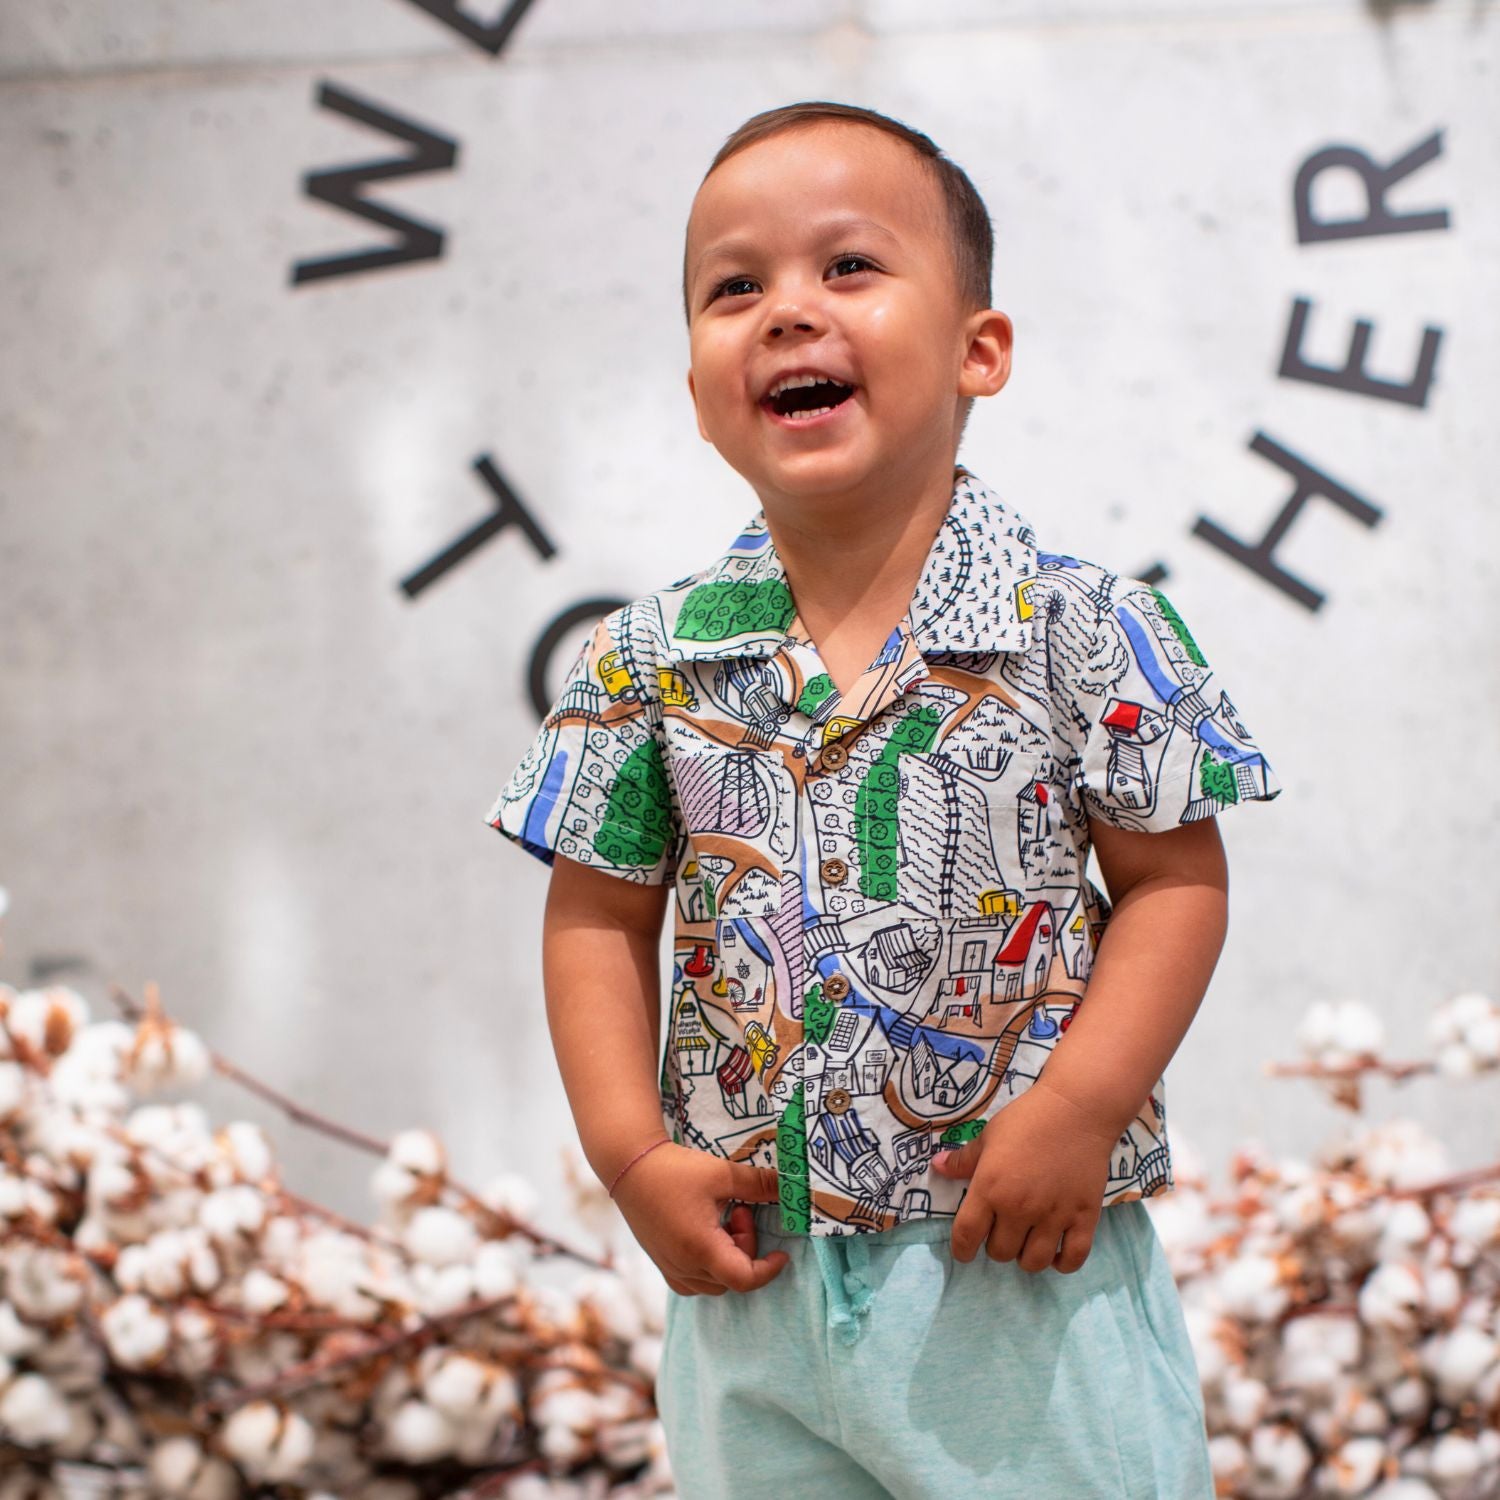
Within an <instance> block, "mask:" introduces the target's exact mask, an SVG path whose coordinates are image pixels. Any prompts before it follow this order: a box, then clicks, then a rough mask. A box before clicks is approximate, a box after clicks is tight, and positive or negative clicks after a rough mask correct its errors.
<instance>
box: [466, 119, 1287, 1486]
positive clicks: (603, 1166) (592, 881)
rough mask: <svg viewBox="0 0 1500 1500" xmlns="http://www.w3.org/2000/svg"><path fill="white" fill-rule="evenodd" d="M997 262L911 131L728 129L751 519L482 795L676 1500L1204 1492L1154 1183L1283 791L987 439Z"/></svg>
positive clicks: (706, 337)
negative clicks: (642, 1360)
mask: <svg viewBox="0 0 1500 1500" xmlns="http://www.w3.org/2000/svg"><path fill="white" fill-rule="evenodd" d="M991 260H992V243H991V231H990V224H989V219H988V215H987V214H986V212H985V209H984V206H983V204H982V203H981V202H980V200H979V198H978V195H977V194H976V193H975V191H974V189H973V187H972V185H971V184H970V183H969V180H968V178H967V177H966V176H965V175H964V174H963V173H962V171H960V170H959V169H958V168H957V167H956V166H955V165H954V164H953V163H952V162H950V161H948V160H947V159H946V158H944V157H942V156H941V155H940V154H939V152H938V150H937V148H936V147H935V146H934V145H933V143H932V142H931V141H930V140H929V139H928V138H927V137H926V136H925V135H921V134H920V133H918V132H916V131H913V130H909V129H908V128H907V127H906V126H904V125H901V124H899V123H898V122H896V121H894V120H891V119H889V118H887V117H886V116H883V115H878V114H875V113H873V112H871V111H868V110H862V109H857V108H854V107H852V106H844V105H834V104H825V103H809V104H801V105H793V106H790V107H788V108H786V109H780V110H772V111H769V112H767V113H766V114H763V115H758V116H756V117H755V118H754V119H752V120H750V121H748V122H747V123H746V124H745V125H744V126H742V127H741V128H740V129H739V130H738V131H737V132H735V134H734V135H732V136H731V137H730V138H729V140H728V141H726V143H725V145H724V147H723V148H722V149H721V150H720V152H719V153H718V156H717V158H716V159H715V161H714V163H713V165H712V166H711V167H710V169H709V172H708V174H707V176H706V177H705V178H704V180H703V183H702V185H701V186H700V188H699V190H698V193H697V195H696V197H695V199H694V203H693V208H692V212H691V215H690V218H689V222H688V229H687V245H686V256H685V262H684V299H685V307H686V312H687V318H688V328H689V339H690V345H691V369H690V372H689V375H688V386H689V390H690V392H691V395H692V399H693V402H694V405H695V407H696V410H697V420H698V426H699V430H700V432H701V433H702V435H703V437H704V438H705V439H706V440H708V441H709V442H711V443H713V444H714V446H715V447H716V448H717V449H718V450H719V452H720V453H721V454H723V456H724V457H725V459H726V460H727V461H728V462H729V463H730V464H731V465H732V466H733V467H734V468H735V469H736V470H737V471H738V472H739V473H740V474H742V475H744V477H745V478H746V479H747V480H748V481H749V483H750V485H751V486H752V487H753V489H754V490H755V492H756V494H757V496H758V497H759V499H760V501H761V506H762V508H761V510H760V511H759V512H757V514H756V515H755V516H754V517H753V518H752V520H751V521H750V523H749V524H748V525H747V526H746V527H745V529H744V530H743V531H742V533H741V534H740V535H739V536H738V537H737V538H736V539H735V541H734V542H733V544H732V545H731V546H730V548H729V549H728V551H727V552H726V553H725V554H724V556H723V557H721V558H720V559H718V560H717V561H716V562H714V563H713V564H712V565H710V566H709V567H708V568H706V569H704V570H703V571H701V572H699V573H695V574H693V575H691V576H690V577H687V578H684V579H680V580H679V581H678V582H676V583H673V584H671V585H669V586H668V587H666V588H663V589H660V590H658V591H657V592H656V593H654V594H651V595H649V596H647V597H645V598H642V599H639V600H637V601H635V602H634V603H632V604H629V605H627V606H625V607H623V608H621V609H618V610H615V611H614V612H613V613H611V614H610V615H608V616H606V617H605V619H603V620H602V621H601V622H600V623H599V626H598V628H597V629H596V630H595V632H594V634H593V637H592V639H591V640H590V641H589V642H588V643H587V645H586V646H585V648H584V649H583V651H582V652H581V653H580V655H579V657H578V659H577V661H576V662H575V663H574V664H573V667H572V669H571V671H570V672H569V674H568V677H567V681H566V685H565V686H564V688H563V691H562V693H561V695H560V696H559V698H558V701H557V703H556V704H555V705H554V707H553V708H552V710H551V712H550V713H549V715H548V716H547V719H546V721H545V722H544V724H543V726H542V729H541V731H540V733H539V734H538V736H537V738H536V740H535V741H534V743H533V744H532V746H531V747H530V749H529V750H528V751H527V753H526V756H525V758H524V759H523V760H522V761H521V763H520V765H519V766H518V767H517V768H516V770H515V771H514V773H513V774H512V776H511V777H510V780H509V781H508V783H507V784H506V786H505V788H504V789H503V790H502V792H501V793H500V796H499V798H498V800H497V802H496V803H495V805H494V807H493V808H492V809H491V812H490V814H489V816H488V821H489V823H490V824H491V825H492V826H493V827H495V828H497V829H499V830H500V832H502V833H504V834H505V835H506V836H507V837H509V838H511V839H513V840H515V841H517V842H518V843H520V844H521V846H522V847H524V848H526V849H528V850H530V852H531V853H533V854H535V855H537V856H538V857H539V858H541V859H543V860H544V861H546V862H548V863H549V864H551V866H552V876H551V884H550V889H549V893H548V900H547V908H546V916H545V919H544V930H543V935H542V941H543V971H544V984H545V989H546V1001H547V1014H548V1020H549V1024H550V1026H551V1030H552V1036H553V1039H554V1043H555V1046H556V1051H557V1056H558V1061H559V1065H560V1068H561V1072H562V1077H563V1083H564V1086H565V1088H566V1090H567V1094H568V1098H569V1101H570V1104H571V1106H572V1109H573V1112H574V1115H575V1117H576V1120H577V1123H578V1129H579V1133H580V1137H581V1141H582V1145H583V1148H584V1151H585V1153H586V1155H587V1157H588V1159H589V1161H590V1163H591V1165H592V1166H593V1168H594V1169H595V1170H596V1171H597V1172H598V1174H599V1177H600V1179H601V1181H603V1182H604V1183H606V1184H607V1185H608V1186H609V1187H610V1190H611V1192H612V1193H613V1195H614V1197H615V1199H616V1201H617V1202H618V1204H619V1206H620V1210H621V1212H622V1213H623V1214H624V1216H625V1218H626V1220H627V1221H628V1223H629V1225H630V1228H631V1230H632V1232H633V1233H634V1234H635V1236H636V1238H637V1239H638V1240H639V1241H640V1243H641V1245H642V1246H643V1247H644V1248H645V1250H646V1251H647V1253H648V1254H649V1255H650V1256H651V1257H652V1259H653V1260H654V1261H655V1263H656V1264H657V1265H658V1266H659V1267H660V1268H661V1271H662V1274H663V1276H664V1277H665V1278H666V1281H667V1285H668V1288H669V1290H668V1314H667V1333H666V1340H665V1346H664V1350H663V1356H662V1363H661V1370H660V1375H659V1379H658V1403H659V1407H660V1410H661V1415H662V1419H663V1423H664V1426H665V1430H666V1434H667V1442H668V1450H669V1454H670V1456H671V1459H672V1464H673V1469H674V1472H675V1473H676V1475H677V1477H678V1480H679V1483H680V1485H681V1492H682V1494H683V1496H684V1500H718V1497H762V1496H769V1495H776V1494H778V1493H781V1492H782V1490H783V1488H785V1487H789V1486H793V1485H795V1486H796V1487H797V1488H796V1492H797V1493H801V1494H812V1495H817V1496H818V1497H819V1500H844V1497H849V1500H852V1497H870V1500H876V1497H884V1496H892V1495H893V1496H898V1497H903V1500H917V1497H922V1500H927V1497H932V1500H998V1497H1020V1496H1026V1497H1027V1500H1038V1497H1053V1496H1055V1497H1067V1500H1100V1497H1117V1500H1162V1497H1165V1500H1208V1497H1210V1496H1211V1495H1212V1494H1213V1483H1212V1479H1211V1475H1210V1470H1209V1464H1208V1454H1207V1441H1206V1435H1205V1432H1204V1414H1203V1404H1202V1396H1201V1392H1200V1388H1199V1384H1198V1378H1197V1371H1196V1368H1195V1365H1194V1360H1193V1353H1192V1348H1191V1345H1190V1344H1189V1342H1188V1338H1187V1331H1186V1327H1185V1324H1184V1321H1183V1316H1182V1309H1181V1304H1180V1301H1179V1300H1178V1297H1177V1292H1176V1287H1175V1284H1174V1282H1173V1280H1172V1276H1171V1273H1170V1270H1169V1268H1168V1266H1167V1264H1166V1261H1165V1258H1164V1255H1163V1252H1162V1249H1161V1245H1160V1243H1159V1241H1158V1240H1157V1238H1156V1236H1155V1233H1154V1230H1153V1228H1152V1225H1151V1222H1150V1218H1149V1215H1148V1213H1147V1210H1146V1208H1145V1205H1144V1203H1143V1202H1142V1200H1143V1199H1144V1198H1146V1197H1148V1196H1150V1195H1153V1194H1155V1193H1158V1192H1165V1191H1167V1190H1169V1189H1170V1188H1171V1186H1172V1173H1171V1158H1170V1154H1169V1148H1168V1141H1167V1133H1166V1121H1165V1114H1164V1107H1163V1081H1162V1077H1161V1074H1162V1071H1163V1069H1164V1068H1165V1065H1166V1063H1167V1060H1168V1059H1169V1058H1170V1057H1171V1056H1172V1054H1173V1052H1174V1051H1175V1050H1176V1048H1177V1046H1178V1044H1179V1043H1180V1041H1181V1039H1182V1037H1183V1035H1184V1033H1185V1032H1186V1030H1187V1027H1188V1025H1189V1023H1190V1022H1191V1020H1192V1018H1193V1015H1194V1013H1195V1011H1196V1010H1197V1007H1198V1005H1199V1002H1200V1001H1201V999H1202V996H1203V994H1204V991H1205V989H1206V987H1207V984H1208V981H1209V977H1210V975H1211V974H1212V972H1213V969H1214V965H1215V963H1216V961H1217V958H1218V954H1219V950H1220V947H1221V944H1222V941H1223V937H1224V931H1225V923H1226V904H1227V890H1228V880H1227V874H1226V869H1225V862H1224V855H1223V850H1222V846H1221V844H1220V841H1219V836H1218V830H1217V826H1216V823H1215V818H1214V815H1215V814H1216V813H1218V812H1219V811H1221V810H1222V809H1223V808H1224V807H1227V806H1230V805H1233V804H1235V803H1238V802H1242V801H1249V800H1254V799H1269V798H1272V797H1274V796H1276V794H1277V792H1278V791H1279V787H1278V786H1277V784H1276V782H1275V779H1274V776H1273V775H1272V772H1271V770H1270V768H1269V767H1268V766H1267V764H1266V762H1265V760H1264V758H1263V757H1262V756H1261V754H1260V752H1259V751H1258V750H1257V749H1256V747H1255V746H1254V744H1253V743H1252V742H1251V739H1250V736H1249V734H1248V732H1247V730H1246V729H1245V726H1244V725H1243V724H1242V723H1241V722H1240V719H1239V717H1238V715H1237V713H1236V711H1235V709H1234V706H1233V704H1232V703H1231V702H1230V700H1229V698H1228V697H1227V696H1225V694H1224V693H1223V692H1222V690H1221V689H1220V688H1219V687H1218V685H1217V683H1216V681H1215V679H1214V677H1213V675H1212V672H1211V669H1210V668H1209V666H1208V665H1207V662H1206V661H1205V658H1204V656H1203V654H1202V652H1201V651H1200V650H1199V648H1198V646H1197V644H1196V643H1195V642H1194V639H1193V637H1192V635H1191V634H1190V633H1189V631H1188V628H1187V626H1186V625H1185V624H1184V623H1183V621H1182V620H1181V618H1180V617H1179V616H1178V615H1177V613H1176V611H1175V610H1174V609H1173V608H1172V606H1171V605H1170V604H1169V603H1168V602H1167V600H1166V599H1165V597H1164V596H1163V595H1162V594H1160V593H1159V592H1158V591H1156V590H1155V589H1152V588H1149V587H1147V586H1146V585H1145V584H1142V583H1139V582H1137V581H1135V580H1132V579H1129V578H1122V577H1120V576H1118V575H1117V574H1115V573H1113V572H1111V571H1110V570H1109V569H1107V568H1105V567H1103V566H1100V565H1099V564H1096V563H1092V562H1087V561H1084V560H1082V559H1080V558H1077V557H1073V556H1070V555H1067V554H1063V553H1059V552H1051V551H1045V550H1041V548H1040V546H1039V544H1038V541H1037V538H1036V536H1035V533H1034V532H1033V530H1032V527H1031V525H1030V524H1029V523H1028V521H1027V520H1026V519H1025V518H1024V517H1023V516H1022V515H1021V514H1020V513H1019V512H1018V511H1017V510H1015V509H1014V508H1012V507H1011V506H1010V505H1009V503H1008V502H1006V501H1003V500H1002V499H1001V498H1000V497H999V496H998V495H997V494H996V493H995V492H993V491H992V490H990V489H988V488H987V487H986V486H985V485H984V484H983V483H982V482H981V481H980V480H979V479H978V478H977V477H976V476H975V475H974V474H972V473H970V472H969V471H968V470H966V469H964V468H962V467H959V466H956V464H955V459H956V455H957V450H958V443H959V438H960V435H961V432H962V429H963V424H964V420H965V418H966V416H967V412H968V409H969V407H970V406H971V405H972V402H973V400H974V399H975V398H977V397H980V396H991V395H994V394H995V393H996V392H997V391H999V390H1000V388H1001V387H1002V386H1003V385H1004V384H1005V381H1006V378H1007V376H1008V375H1009V373H1010V351H1011V324H1010V320H1009V319H1008V318H1007V317H1006V316H1005V314H1003V313H1001V312H998V311H996V310H995V309H993V308H991V307H990V306H989V302H990V265H991ZM1091 847H1092V848H1093V850H1094V851H1095V852H1096V854H1097V856H1098V862H1099V868H1100V872H1101V874H1102V876H1103V879H1104V882H1105V884H1106V885H1107V886H1108V890H1109V895H1108V897H1106V896H1105V895H1104V893H1103V892H1101V891H1099V890H1098V889H1097V887H1096V886H1095V885H1094V884H1093V883H1092V882H1091V881H1090V880H1089V879H1088V878H1087V876H1086V874H1085V864H1086V861H1087V858H1088V853H1089V850H1090V848H1091ZM557 854H562V855H563V856H564V858H562V859H556V858H555V856H556V855H557ZM669 892H670V893H672V896H673V898H674V919H675V920H674V936H675V942H674V960H673V966H672V975H671V981H670V987H669V1001H668V1012H669V1026H668V1034H667V1040H666V1047H665V1055H664V1058H663V1059H662V1064H661V1073H660V1080H659V1088H658V1082H657V1078H656V1069H657V1063H658V1058H659V1057H661V1056H662V1052H661V1047H660V1042H659V1025H658V1005H659V975H658V965H657V948H658V940H659V935H660V932H661V924H662V921H663V917H664V913H665V907H666V902H667V900H668V895H669ZM1106 923H1107V936H1106V935H1105V933H1106ZM1085 996H1086V997H1087V1003H1083V1002H1084V1000H1085ZM664 1125H665V1133H664V1131H663V1126H664ZM726 1211H727V1212H726ZM725 1292H731V1293H733V1294H734V1295H732V1296H725V1295H724V1293H725Z"/></svg>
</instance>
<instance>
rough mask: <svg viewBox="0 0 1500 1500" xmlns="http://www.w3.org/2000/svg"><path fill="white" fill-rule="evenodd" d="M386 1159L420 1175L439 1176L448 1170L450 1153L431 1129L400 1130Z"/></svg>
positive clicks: (415, 1174) (404, 1169)
mask: <svg viewBox="0 0 1500 1500" xmlns="http://www.w3.org/2000/svg"><path fill="white" fill-rule="evenodd" d="M386 1159H387V1160H388V1161H390V1162H392V1163H393V1164H394V1165H396V1166H398V1167H400V1168H401V1169H402V1170H403V1171H406V1172H410V1173H412V1174H413V1175H414V1176H418V1177H439V1176H441V1175H442V1174H443V1173H445V1172H446V1171H447V1170H448V1154H447V1152H446V1151H444V1149H443V1143H442V1141H440V1140H439V1139H438V1138H437V1136H435V1135H434V1134H433V1133H432V1131H430V1130H402V1131H398V1132H397V1134H396V1135H395V1137H394V1138H393V1139H392V1141H391V1145H390V1149H389V1151H387V1152H386Z"/></svg>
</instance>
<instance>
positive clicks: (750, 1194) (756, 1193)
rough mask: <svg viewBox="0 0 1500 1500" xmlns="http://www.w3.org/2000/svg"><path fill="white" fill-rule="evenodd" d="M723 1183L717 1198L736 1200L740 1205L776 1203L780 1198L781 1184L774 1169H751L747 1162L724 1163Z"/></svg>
mask: <svg viewBox="0 0 1500 1500" xmlns="http://www.w3.org/2000/svg"><path fill="white" fill-rule="evenodd" d="M724 1166H725V1167H726V1168H727V1169H728V1170H727V1171H726V1172H725V1179H726V1180H725V1183H724V1187H723V1189H722V1190H721V1192H720V1194H719V1196H720V1197H721V1198H738V1199H739V1200H740V1201H741V1202H742V1203H776V1202H778V1201H779V1200H780V1198H781V1183H780V1182H779V1181H778V1179H777V1176H776V1169H775V1167H752V1166H751V1165H750V1163H749V1162H747V1161H726V1162H725V1163H724Z"/></svg>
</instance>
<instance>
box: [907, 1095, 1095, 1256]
mask: <svg viewBox="0 0 1500 1500" xmlns="http://www.w3.org/2000/svg"><path fill="white" fill-rule="evenodd" d="M1118 1139H1119V1136H1118V1133H1117V1132H1116V1131H1114V1130H1113V1129H1112V1128H1111V1127H1110V1126H1109V1125H1108V1124H1106V1123H1105V1122H1104V1121H1102V1120H1100V1119H1096V1118H1095V1117H1094V1116H1092V1115H1090V1114H1089V1113H1088V1111H1086V1110H1084V1109H1081V1108H1080V1107H1079V1106H1078V1105H1076V1104H1074V1103H1073V1102H1072V1101H1071V1100H1069V1099H1067V1098H1065V1097H1064V1096H1063V1095H1062V1094H1060V1093H1058V1092H1057V1091H1056V1090H1055V1089H1051V1088H1048V1087H1047V1086H1046V1083H1045V1075H1044V1076H1043V1077H1042V1078H1038V1079H1037V1081H1036V1082H1035V1083H1033V1084H1032V1085H1031V1087H1030V1088H1029V1089H1027V1090H1026V1092H1025V1093H1024V1094H1020V1095H1018V1096H1017V1097H1016V1098H1014V1099H1012V1100H1011V1101H1010V1102H1009V1103H1008V1104H1007V1105H1006V1106H1005V1107H1004V1108H1003V1109H1001V1110H999V1111H998V1112H997V1113H996V1114H994V1115H992V1116H991V1117H990V1119H989V1120H988V1121H987V1122H986V1123H985V1127H984V1129H983V1130H982V1131H981V1132H980V1134H979V1135H978V1136H976V1137H975V1138H974V1139H973V1140H972V1141H968V1142H966V1143H965V1144H964V1145H962V1146H959V1147H957V1148H955V1149H953V1150H950V1151H947V1152H944V1153H941V1154H940V1155H939V1156H936V1157H934V1158H933V1162H932V1166H933V1170H934V1171H935V1172H937V1173H938V1175H939V1176H942V1177H970V1178H972V1179H973V1180H972V1181H971V1182H970V1184H969V1189H968V1191H967V1192H966V1193H965V1194H964V1199H963V1202H962V1203H960V1204H959V1206H958V1212H957V1213H956V1214H955V1215H954V1216H953V1236H952V1245H953V1255H954V1258H955V1259H957V1260H962V1261H970V1260H973V1259H974V1256H975V1254H976V1253H977V1252H978V1250H979V1247H980V1246H981V1245H984V1246H985V1247H986V1248H987V1249H988V1251H989V1254H990V1257H991V1259H993V1260H1013V1261H1016V1262H1017V1263H1018V1264H1019V1265H1020V1267H1021V1269H1022V1270H1023V1271H1044V1270H1046V1269H1047V1268H1048V1267H1049V1266H1052V1267H1055V1268H1056V1269H1057V1270H1059V1271H1062V1272H1064V1273H1067V1272H1070V1271H1076V1270H1077V1269H1078V1268H1079V1267H1080V1266H1081V1265H1082V1264H1083V1263H1084V1261H1086V1260H1087V1259H1088V1254H1089V1250H1090V1248H1091V1247H1092V1245H1093V1243H1094V1229H1095V1227H1096V1225H1097V1224H1098V1222H1099V1214H1100V1213H1101V1211H1102V1209H1103V1200H1104V1185H1105V1183H1106V1182H1107V1181H1108V1180H1109V1157H1110V1152H1111V1151H1113V1149H1114V1147H1115V1143H1116V1142H1117V1141H1118ZM1059 1241H1061V1242H1062V1244H1061V1248H1059V1244H1058V1242H1059Z"/></svg>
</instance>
